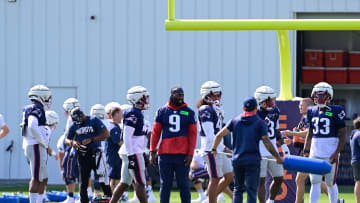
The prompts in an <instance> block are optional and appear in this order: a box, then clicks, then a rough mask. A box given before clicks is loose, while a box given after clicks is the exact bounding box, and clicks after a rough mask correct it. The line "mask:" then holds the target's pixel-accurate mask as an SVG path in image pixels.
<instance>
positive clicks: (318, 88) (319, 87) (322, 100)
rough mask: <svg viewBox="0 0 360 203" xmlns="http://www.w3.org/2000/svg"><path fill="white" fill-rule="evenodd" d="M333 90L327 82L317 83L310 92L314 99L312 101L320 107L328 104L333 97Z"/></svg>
mask: <svg viewBox="0 0 360 203" xmlns="http://www.w3.org/2000/svg"><path fill="white" fill-rule="evenodd" d="M333 95H334V90H333V88H332V86H331V85H330V84H329V83H327V82H319V83H317V84H316V85H315V86H314V88H313V89H312V92H311V97H312V98H313V99H314V103H315V104H316V105H317V106H319V107H320V108H322V107H325V106H327V105H329V104H330V101H331V100H332V99H333Z"/></svg>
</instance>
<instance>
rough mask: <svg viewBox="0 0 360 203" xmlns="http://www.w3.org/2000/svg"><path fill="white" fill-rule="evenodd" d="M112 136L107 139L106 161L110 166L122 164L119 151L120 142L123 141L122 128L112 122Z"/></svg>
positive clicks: (110, 126)
mask: <svg viewBox="0 0 360 203" xmlns="http://www.w3.org/2000/svg"><path fill="white" fill-rule="evenodd" d="M109 130H110V137H109V138H107V139H106V141H105V146H106V161H107V163H108V164H109V165H110V166H113V165H117V164H120V162H121V161H120V157H119V154H118V151H119V149H120V147H119V145H118V143H119V142H121V139H120V135H121V129H120V127H119V125H118V124H116V123H114V122H110V125H109Z"/></svg>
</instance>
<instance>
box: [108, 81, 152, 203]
mask: <svg viewBox="0 0 360 203" xmlns="http://www.w3.org/2000/svg"><path fill="white" fill-rule="evenodd" d="M126 99H127V100H128V101H129V103H130V104H131V105H132V107H131V108H129V109H127V110H125V111H124V115H123V117H124V118H123V139H124V145H125V147H126V150H127V155H128V156H127V160H126V159H125V160H124V159H123V163H122V164H123V166H124V167H126V166H127V167H128V169H130V171H129V172H130V176H131V177H129V176H125V175H124V176H123V174H122V175H121V180H120V184H118V185H117V186H116V188H115V190H114V194H113V196H112V198H111V200H110V202H112V203H116V202H117V201H118V200H119V198H120V196H121V195H122V194H123V192H124V191H125V190H126V189H127V188H128V187H129V185H130V184H131V182H132V180H134V181H135V188H136V195H137V197H138V199H139V200H140V202H141V203H147V197H146V192H145V181H146V180H145V159H144V152H145V140H146V129H145V127H144V126H145V125H144V115H143V113H142V111H144V110H147V109H149V105H150V103H149V99H150V95H149V92H148V91H147V90H146V88H144V87H142V86H134V87H132V88H130V89H129V90H128V92H127V95H126Z"/></svg>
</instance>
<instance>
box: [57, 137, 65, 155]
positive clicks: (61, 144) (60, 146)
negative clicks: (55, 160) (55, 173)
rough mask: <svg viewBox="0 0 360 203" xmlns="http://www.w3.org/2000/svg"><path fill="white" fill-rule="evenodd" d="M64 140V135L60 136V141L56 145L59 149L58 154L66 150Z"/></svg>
mask: <svg viewBox="0 0 360 203" xmlns="http://www.w3.org/2000/svg"><path fill="white" fill-rule="evenodd" d="M64 139H65V136H64V135H62V136H60V138H59V139H58V142H57V144H56V148H57V150H58V152H64V151H65V149H64Z"/></svg>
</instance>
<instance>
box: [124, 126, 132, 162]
mask: <svg viewBox="0 0 360 203" xmlns="http://www.w3.org/2000/svg"><path fill="white" fill-rule="evenodd" d="M134 132H135V128H133V127H131V126H128V125H124V144H125V147H126V149H127V151H128V155H133V154H134V152H133V146H132V143H131V140H132V137H133V135H134Z"/></svg>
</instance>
